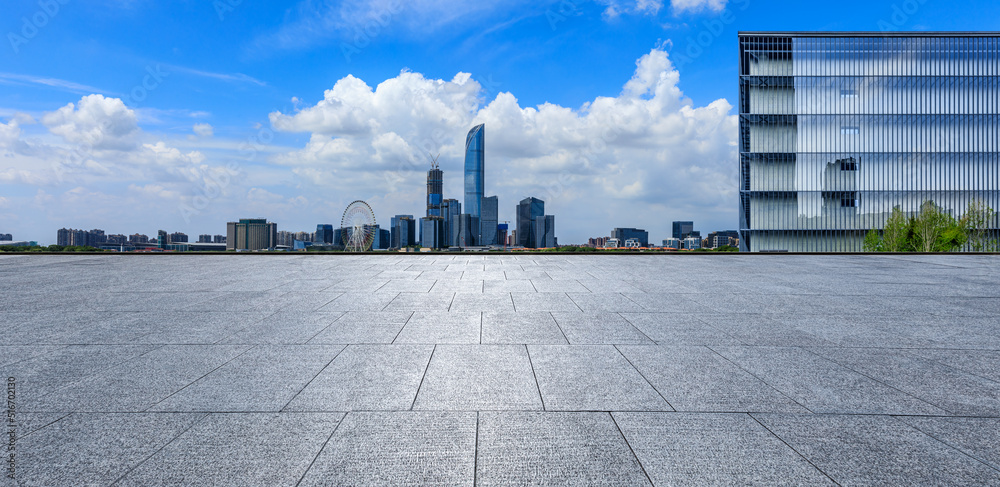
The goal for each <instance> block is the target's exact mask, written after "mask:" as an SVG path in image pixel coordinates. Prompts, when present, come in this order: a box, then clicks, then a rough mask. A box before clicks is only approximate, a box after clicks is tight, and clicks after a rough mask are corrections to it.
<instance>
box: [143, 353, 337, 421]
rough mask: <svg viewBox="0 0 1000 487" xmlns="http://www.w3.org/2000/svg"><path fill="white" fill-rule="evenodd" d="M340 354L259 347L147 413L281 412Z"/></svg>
mask: <svg viewBox="0 0 1000 487" xmlns="http://www.w3.org/2000/svg"><path fill="white" fill-rule="evenodd" d="M343 349H344V347H343V346H339V345H300V346H288V345H261V346H257V347H255V348H253V349H251V350H249V351H247V352H246V353H244V354H242V355H240V356H239V357H237V358H236V359H234V360H233V361H231V362H229V363H227V364H226V365H224V366H222V367H220V368H218V369H216V370H214V371H212V372H211V373H209V374H207V375H205V376H204V377H201V378H199V379H198V380H197V381H195V382H193V383H192V384H190V385H189V386H187V387H185V388H184V389H183V390H180V391H178V392H176V393H174V394H172V395H171V396H169V397H167V398H165V399H163V400H162V401H160V402H158V403H157V404H156V405H154V406H153V407H151V408H150V410H151V411H207V412H219V411H280V410H281V409H282V408H283V407H285V405H286V404H288V402H289V401H291V400H292V398H293V397H295V395H296V394H297V393H298V392H299V391H301V390H302V388H304V387H305V386H306V384H308V383H309V381H311V380H312V379H313V378H314V377H316V375H317V374H319V373H320V371H322V370H323V368H324V367H326V366H327V364H329V363H330V362H331V361H332V360H333V359H334V358H335V357H336V356H337V354H339V353H340V352H341V351H342V350H343Z"/></svg>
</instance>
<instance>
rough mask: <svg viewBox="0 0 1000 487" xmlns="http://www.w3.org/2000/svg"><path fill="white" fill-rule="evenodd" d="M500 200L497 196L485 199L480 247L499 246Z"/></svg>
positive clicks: (480, 231)
mask: <svg viewBox="0 0 1000 487" xmlns="http://www.w3.org/2000/svg"><path fill="white" fill-rule="evenodd" d="M499 201H500V200H499V199H498V198H497V197H496V196H490V197H487V198H483V206H482V212H483V213H482V221H481V222H480V227H482V228H481V229H480V230H479V235H480V236H481V237H482V238H481V239H480V242H479V245H480V246H487V245H497V244H498V243H499V242H498V241H497V224H498V223H499V222H498V221H497V220H498V219H499V213H500V202H499Z"/></svg>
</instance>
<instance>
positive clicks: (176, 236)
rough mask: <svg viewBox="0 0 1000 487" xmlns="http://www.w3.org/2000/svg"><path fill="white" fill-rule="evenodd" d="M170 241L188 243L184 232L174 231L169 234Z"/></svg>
mask: <svg viewBox="0 0 1000 487" xmlns="http://www.w3.org/2000/svg"><path fill="white" fill-rule="evenodd" d="M170 243H188V236H187V234H186V233H181V232H174V233H171V234H170Z"/></svg>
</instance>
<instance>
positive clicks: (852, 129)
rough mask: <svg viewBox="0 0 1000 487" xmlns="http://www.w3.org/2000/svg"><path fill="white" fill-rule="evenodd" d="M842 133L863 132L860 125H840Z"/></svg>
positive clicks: (855, 133) (856, 133)
mask: <svg viewBox="0 0 1000 487" xmlns="http://www.w3.org/2000/svg"><path fill="white" fill-rule="evenodd" d="M840 133H841V135H858V134H860V133H861V129H860V128H858V127H840Z"/></svg>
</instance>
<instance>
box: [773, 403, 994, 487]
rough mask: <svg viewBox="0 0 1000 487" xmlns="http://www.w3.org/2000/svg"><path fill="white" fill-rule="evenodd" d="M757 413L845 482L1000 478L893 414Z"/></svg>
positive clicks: (953, 481) (959, 481)
mask: <svg viewBox="0 0 1000 487" xmlns="http://www.w3.org/2000/svg"><path fill="white" fill-rule="evenodd" d="M754 416H755V417H757V419H759V420H760V421H761V423H763V424H764V426H766V427H767V428H768V429H769V430H770V431H771V432H773V433H774V434H775V435H777V436H778V437H779V438H781V439H782V440H784V441H785V442H786V443H788V445H789V446H791V447H792V448H794V449H795V451H797V452H799V453H800V454H801V455H802V456H804V457H805V458H806V459H807V460H809V461H810V462H811V463H812V464H813V465H815V466H816V467H817V468H819V469H820V470H822V471H823V472H824V473H826V474H827V475H829V476H830V477H831V478H832V479H833V480H834V481H836V482H837V483H839V484H841V485H904V484H905V485H930V484H935V485H996V484H997V483H1000V472H998V471H996V470H994V469H991V468H990V467H988V466H986V465H985V464H983V463H980V462H978V461H976V460H975V459H973V458H971V457H969V456H967V455H965V454H964V453H962V452H960V451H958V450H956V449H954V448H952V447H950V446H948V445H945V444H944V443H941V442H940V441H938V440H936V439H934V438H932V437H930V436H928V435H926V434H924V433H922V432H920V431H919V430H917V429H915V428H912V427H910V426H908V425H906V424H904V423H902V422H900V421H898V420H896V419H894V418H891V417H887V416H840V415H834V416H827V415H823V416H816V415H779V414H759V415H754Z"/></svg>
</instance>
